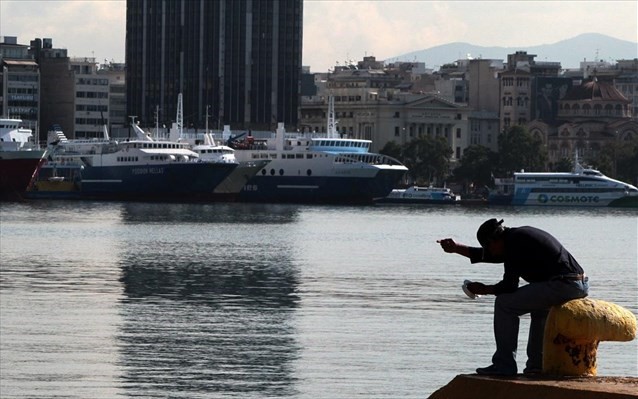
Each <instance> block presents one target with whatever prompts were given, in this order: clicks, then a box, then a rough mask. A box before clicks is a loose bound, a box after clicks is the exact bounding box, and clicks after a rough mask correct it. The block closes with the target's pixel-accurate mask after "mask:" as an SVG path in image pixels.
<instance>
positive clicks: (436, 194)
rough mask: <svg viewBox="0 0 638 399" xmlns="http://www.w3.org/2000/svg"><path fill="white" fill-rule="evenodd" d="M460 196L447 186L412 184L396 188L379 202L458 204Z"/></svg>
mask: <svg viewBox="0 0 638 399" xmlns="http://www.w3.org/2000/svg"><path fill="white" fill-rule="evenodd" d="M460 199H461V198H460V197H459V196H458V195H456V194H454V193H453V192H452V190H450V189H449V188H446V187H419V186H412V187H408V188H405V189H394V190H392V192H390V194H388V196H387V197H385V198H383V199H381V200H379V201H377V202H379V203H394V204H458V203H459V201H460Z"/></svg>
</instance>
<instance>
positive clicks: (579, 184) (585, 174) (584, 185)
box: [488, 159, 638, 207]
mask: <svg viewBox="0 0 638 399" xmlns="http://www.w3.org/2000/svg"><path fill="white" fill-rule="evenodd" d="M495 182H496V187H495V189H494V190H492V191H491V192H490V194H489V197H488V203H490V204H503V205H537V206H571V207H574V206H583V207H604V206H623V207H638V188H636V187H635V186H633V185H631V184H628V183H624V182H621V181H619V180H615V179H612V178H610V177H607V176H605V175H604V174H602V173H601V172H599V171H597V170H595V169H589V168H584V167H583V166H582V165H581V164H580V163H578V159H576V166H575V168H574V171H572V172H555V173H531V172H519V173H514V177H513V178H508V179H495Z"/></svg>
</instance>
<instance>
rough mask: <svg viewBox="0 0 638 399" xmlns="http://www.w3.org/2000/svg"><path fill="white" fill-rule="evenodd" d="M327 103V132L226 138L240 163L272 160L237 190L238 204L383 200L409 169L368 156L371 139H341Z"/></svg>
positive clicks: (281, 132) (387, 159)
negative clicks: (238, 194) (241, 201)
mask: <svg viewBox="0 0 638 399" xmlns="http://www.w3.org/2000/svg"><path fill="white" fill-rule="evenodd" d="M335 123H336V122H335V119H334V105H333V103H332V101H330V102H329V110H328V126H327V133H324V134H317V133H306V134H304V133H293V134H289V133H286V132H285V130H284V127H283V124H282V123H279V125H278V128H277V131H276V132H275V134H274V135H272V133H268V135H267V136H265V137H257V136H256V135H255V136H253V135H252V134H249V135H247V136H246V135H241V136H235V137H234V138H230V139H229V140H228V143H229V146H230V147H233V148H234V149H235V150H236V151H235V156H236V157H237V159H238V160H239V161H257V160H264V159H268V160H270V163H269V164H268V165H266V166H265V167H263V168H262V169H261V170H260V171H259V172H258V173H257V174H256V175H255V176H254V177H252V178H251V179H250V180H249V181H248V183H247V184H246V185H245V186H244V188H243V190H242V191H241V192H240V196H239V198H240V200H243V201H255V202H297V203H372V202H373V201H375V200H379V199H382V198H385V197H386V196H387V195H388V194H389V193H390V192H391V191H392V189H393V188H394V187H396V185H397V184H398V183H399V182H400V180H401V179H402V178H403V176H404V174H405V173H406V172H407V171H408V168H406V167H405V166H404V165H403V164H401V163H400V162H399V161H398V160H396V159H394V158H392V157H389V156H386V155H382V154H377V153H372V152H370V145H371V144H372V141H370V140H364V139H351V138H341V137H340V135H339V133H337V132H336V129H335Z"/></svg>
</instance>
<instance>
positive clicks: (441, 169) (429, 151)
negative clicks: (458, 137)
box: [400, 136, 453, 183]
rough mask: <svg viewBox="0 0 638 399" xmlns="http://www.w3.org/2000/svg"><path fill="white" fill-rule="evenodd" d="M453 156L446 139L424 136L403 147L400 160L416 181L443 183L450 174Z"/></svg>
mask: <svg viewBox="0 0 638 399" xmlns="http://www.w3.org/2000/svg"><path fill="white" fill-rule="evenodd" d="M452 154H453V151H452V148H451V147H450V145H449V144H448V142H447V139H446V138H445V137H441V136H440V137H430V136H422V137H419V138H417V139H414V140H412V141H410V142H409V143H406V144H405V145H404V146H403V152H402V157H401V158H400V159H401V160H402V162H403V163H404V164H405V166H406V167H407V168H408V169H409V170H410V171H409V174H410V176H411V177H412V178H413V179H414V180H424V181H427V182H429V183H432V182H434V181H437V182H443V181H445V178H446V177H447V176H448V174H449V169H450V156H452Z"/></svg>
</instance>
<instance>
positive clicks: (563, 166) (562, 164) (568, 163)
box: [553, 158, 574, 172]
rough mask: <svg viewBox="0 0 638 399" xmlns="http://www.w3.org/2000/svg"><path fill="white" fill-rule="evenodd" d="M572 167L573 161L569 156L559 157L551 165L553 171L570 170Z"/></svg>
mask: <svg viewBox="0 0 638 399" xmlns="http://www.w3.org/2000/svg"><path fill="white" fill-rule="evenodd" d="M573 169H574V161H573V160H571V159H569V158H561V159H560V161H558V162H556V163H555V164H554V167H553V172H571V171H572V170H573Z"/></svg>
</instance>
